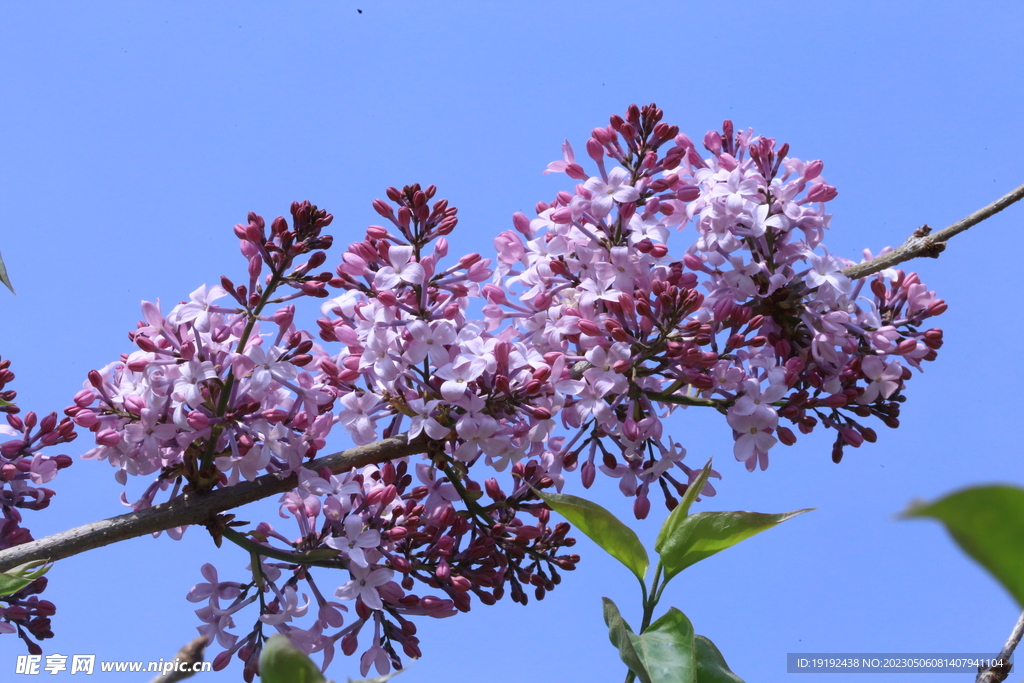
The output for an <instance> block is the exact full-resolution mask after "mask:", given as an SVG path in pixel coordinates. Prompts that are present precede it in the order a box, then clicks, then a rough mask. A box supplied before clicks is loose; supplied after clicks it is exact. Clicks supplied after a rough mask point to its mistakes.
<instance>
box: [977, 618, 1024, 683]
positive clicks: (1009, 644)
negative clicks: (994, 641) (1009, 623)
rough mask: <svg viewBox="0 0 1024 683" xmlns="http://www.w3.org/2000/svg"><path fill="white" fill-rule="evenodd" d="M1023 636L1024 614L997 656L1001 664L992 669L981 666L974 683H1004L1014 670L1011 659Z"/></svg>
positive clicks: (991, 667)
mask: <svg viewBox="0 0 1024 683" xmlns="http://www.w3.org/2000/svg"><path fill="white" fill-rule="evenodd" d="M1021 636H1024V612H1022V613H1021V615H1020V617H1018V619H1017V623H1016V625H1014V627H1013V631H1011V632H1010V637H1009V639H1007V641H1006V644H1005V645H1003V649H1002V650H1000V652H999V654H998V655H997V656H996V660H997V661H998V662H999V664H997V665H995V666H990V667H980V666H979V667H978V677H977V678H975V679H974V683H1002V682H1003V681H1005V680H1006V677H1007V676H1009V675H1010V670H1011V669H1012V668H1013V665H1012V664H1010V657H1011V656H1012V655H1013V651H1014V650H1016V649H1017V644H1018V643H1020V639H1021Z"/></svg>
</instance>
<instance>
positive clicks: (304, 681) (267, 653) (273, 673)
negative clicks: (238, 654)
mask: <svg viewBox="0 0 1024 683" xmlns="http://www.w3.org/2000/svg"><path fill="white" fill-rule="evenodd" d="M260 680H262V681H263V683H324V677H323V674H321V673H320V667H318V666H317V665H316V664H314V663H313V660H312V659H310V658H309V657H308V656H306V653H304V652H303V651H302V650H300V649H299V648H297V647H295V646H294V645H292V643H291V641H290V640H288V637H287V636H284V635H281V634H280V633H278V634H275V635H273V636H271V637H270V640H268V641H267V642H266V644H265V645H264V646H263V653H262V654H261V655H260Z"/></svg>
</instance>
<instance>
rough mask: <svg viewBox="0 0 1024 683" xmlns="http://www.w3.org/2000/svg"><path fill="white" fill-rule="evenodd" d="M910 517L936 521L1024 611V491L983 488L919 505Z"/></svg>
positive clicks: (912, 505) (909, 510)
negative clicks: (943, 526) (1001, 585)
mask: <svg viewBox="0 0 1024 683" xmlns="http://www.w3.org/2000/svg"><path fill="white" fill-rule="evenodd" d="M903 516H904V517H931V518H933V519H937V520H939V521H940V522H942V523H943V524H945V525H946V530H947V531H948V532H949V534H950V535H951V536H952V537H953V540H954V541H956V542H957V544H958V545H959V546H960V548H961V550H963V551H964V552H965V553H967V554H968V555H970V556H971V557H973V558H974V559H975V560H977V562H978V563H979V564H980V565H981V566H982V567H984V568H985V569H987V570H988V572H989V573H990V574H992V576H994V577H995V578H996V580H998V581H999V583H1001V584H1003V587H1004V588H1006V590H1008V591H1010V595H1012V596H1013V597H1014V598H1016V600H1017V604H1018V605H1021V606H1022V607H1024V571H1021V568H1022V567H1024V489H1019V488H1017V487H1014V486H979V487H975V488H969V489H964V490H962V491H957V492H956V493H952V494H950V495H948V496H946V497H945V498H942V499H940V500H938V501H935V502H934V503H930V504H929V503H925V502H915V503H911V505H910V507H909V508H908V509H907V510H906V512H904V513H903Z"/></svg>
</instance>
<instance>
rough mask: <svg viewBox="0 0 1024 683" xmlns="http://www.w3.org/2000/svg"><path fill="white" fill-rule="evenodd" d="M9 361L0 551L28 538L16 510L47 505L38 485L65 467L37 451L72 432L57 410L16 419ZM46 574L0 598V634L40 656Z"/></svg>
mask: <svg viewBox="0 0 1024 683" xmlns="http://www.w3.org/2000/svg"><path fill="white" fill-rule="evenodd" d="M10 366H11V361H10V360H4V361H0V404H2V405H0V412H2V413H4V414H6V416H7V424H6V425H0V434H3V435H4V437H6V438H8V439H9V440H7V441H4V442H3V443H0V511H2V512H0V550H5V549H7V548H11V547H13V546H16V545H21V544H22V543H28V542H29V541H31V540H33V539H32V532H31V531H29V529H28V528H27V527H24V526H22V514H21V510H42V509H44V508H46V507H48V506H49V505H50V499H51V498H52V497H53V496H54V491H53V489H50V488H47V487H45V486H42V484H48V483H49V482H51V481H52V480H53V479H54V477H56V476H57V471H58V470H61V469H64V468H66V467H70V466H71V463H72V459H71V457H70V456H67V455H46V454H43V452H42V450H43V449H44V448H47V447H51V446H56V445H58V444H64V443H69V442H71V441H73V440H74V439H75V437H76V436H78V435H77V434H76V433H75V425H74V424H73V423H72V422H71V420H70V419H68V418H63V419H61V420H59V421H58V418H57V413H50V414H49V415H47V416H46V417H43V418H42V419H40V418H39V417H38V416H37V415H36V414H35V413H34V412H28V413H25V416H24V417H21V416H20V415H19V413H20V412H21V409H20V408H19V407H18V406H16V405H14V404H13V403H12V402H13V401H14V399H15V398H16V397H17V392H16V391H14V390H12V389H5V388H4V387H5V386H6V385H7V384H8V383H10V382H11V381H12V380H13V379H14V373H13V372H11V369H10ZM46 584H47V578H46V577H45V576H41V577H39V578H38V579H36V580H35V581H33V582H32V583H30V584H29V585H27V586H25V588H23V589H21V590H20V591H18V592H17V593H14V594H11V595H5V596H0V634H3V633H17V634H18V636H19V637H20V638H21V639H22V640H23V641H25V644H26V645H27V647H28V651H29V652H30V653H32V654H40V653H41V652H42V648H41V647H40V646H39V643H37V642H35V641H33V640H32V638H35V639H36V640H43V639H45V638H52V637H53V631H51V630H50V616H52V615H53V614H54V612H56V608H55V607H54V605H53V603H52V602H50V601H49V600H42V599H40V598H39V594H40V593H42V592H43V591H44V590H45V589H46Z"/></svg>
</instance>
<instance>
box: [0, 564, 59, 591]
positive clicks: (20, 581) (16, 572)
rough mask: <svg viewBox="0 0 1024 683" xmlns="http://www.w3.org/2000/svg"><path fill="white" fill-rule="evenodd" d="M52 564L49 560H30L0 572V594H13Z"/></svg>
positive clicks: (47, 569)
mask: <svg viewBox="0 0 1024 683" xmlns="http://www.w3.org/2000/svg"><path fill="white" fill-rule="evenodd" d="M52 566H53V563H51V562H50V561H49V560H32V561H31V562H26V563H25V564H20V565H18V566H17V567H15V568H14V569H8V570H7V571H6V572H4V573H2V574H0V595H14V594H15V593H17V592H18V591H20V590H21V589H22V588H24V587H25V586H27V585H29V584H30V583H32V582H33V581H35V580H36V579H38V578H39V577H40V576H42V575H43V574H45V573H46V572H48V571H50V567H52Z"/></svg>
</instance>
